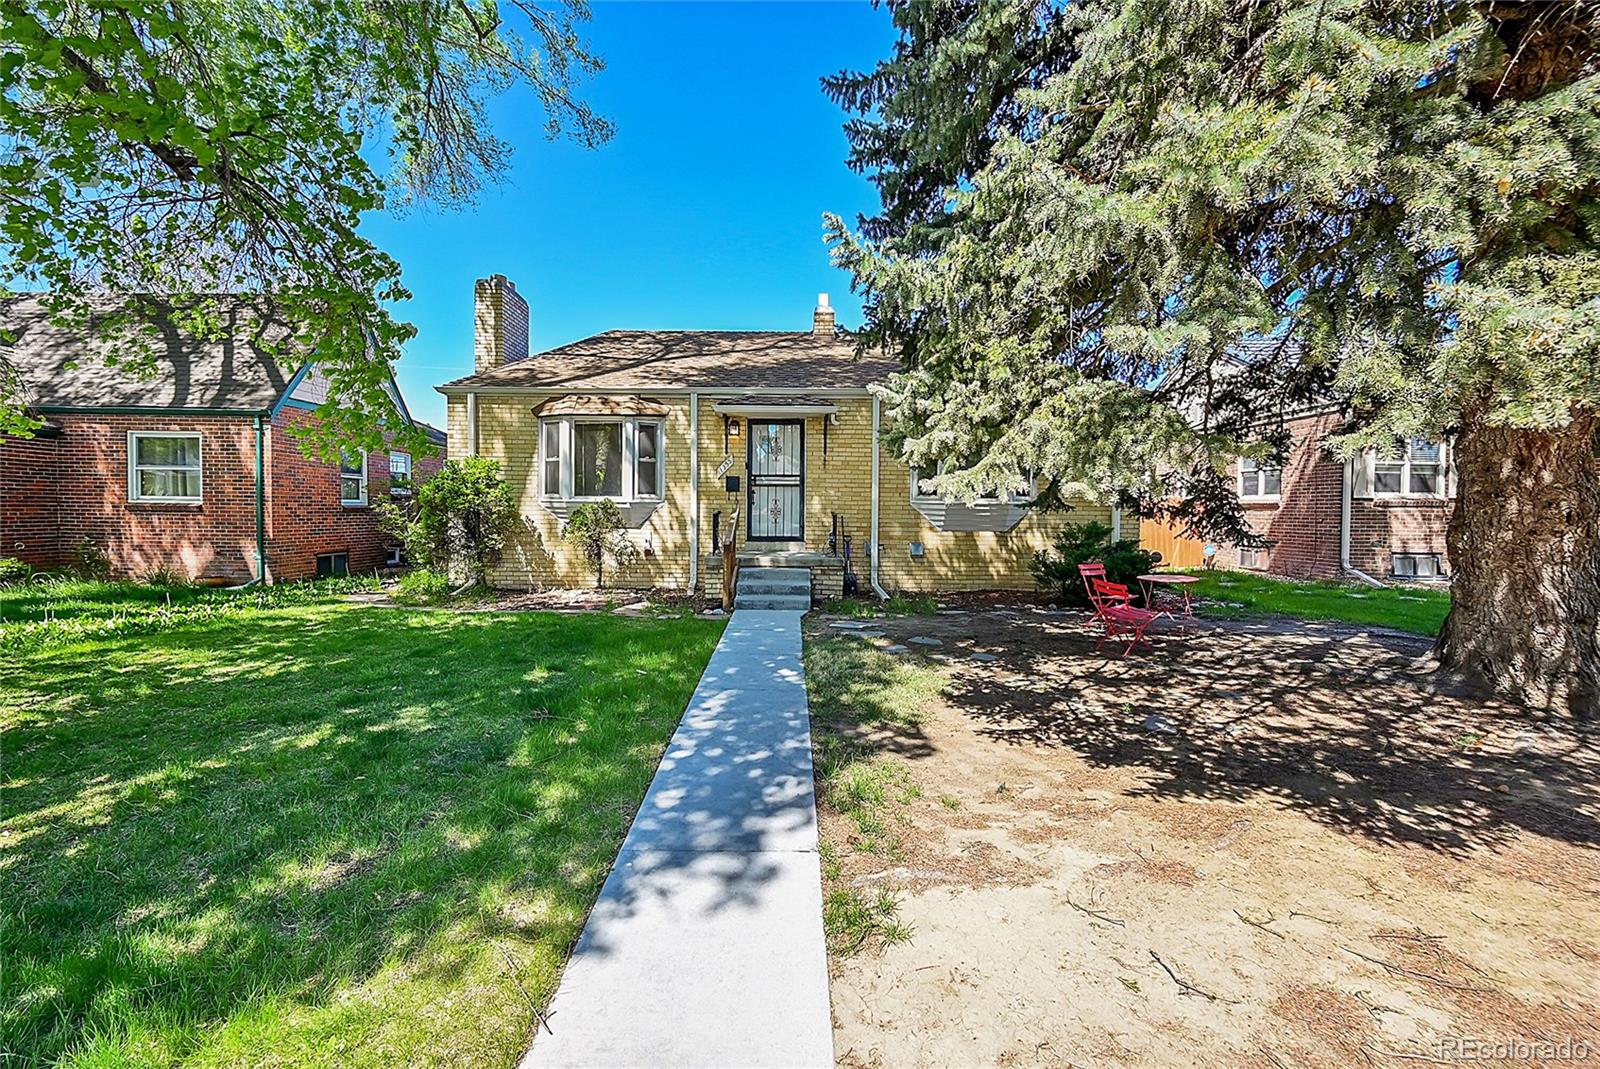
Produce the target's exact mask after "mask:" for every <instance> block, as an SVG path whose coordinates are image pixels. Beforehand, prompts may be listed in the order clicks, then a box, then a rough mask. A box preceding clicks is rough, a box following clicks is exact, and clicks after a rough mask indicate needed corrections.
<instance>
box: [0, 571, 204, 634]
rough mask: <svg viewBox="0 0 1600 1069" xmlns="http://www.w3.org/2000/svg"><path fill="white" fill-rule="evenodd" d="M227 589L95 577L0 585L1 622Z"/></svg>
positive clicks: (181, 601) (142, 605)
mask: <svg viewBox="0 0 1600 1069" xmlns="http://www.w3.org/2000/svg"><path fill="white" fill-rule="evenodd" d="M228 594H229V592H228V591H220V590H214V589H208V588H206V587H202V586H191V585H187V584H172V585H167V584H159V583H120V582H102V581H101V580H98V579H70V578H50V579H40V580H37V581H32V582H26V583H17V584H15V585H11V586H4V587H0V623H15V622H18V621H24V620H43V619H44V618H45V616H46V615H47V614H48V615H49V616H52V617H60V618H62V619H69V618H72V617H78V616H96V617H99V616H109V615H112V614H113V613H119V612H121V613H127V612H139V611H142V610H147V609H156V608H167V607H180V606H184V605H190V604H193V603H194V602H196V601H199V600H201V599H205V598H217V597H226V596H228Z"/></svg>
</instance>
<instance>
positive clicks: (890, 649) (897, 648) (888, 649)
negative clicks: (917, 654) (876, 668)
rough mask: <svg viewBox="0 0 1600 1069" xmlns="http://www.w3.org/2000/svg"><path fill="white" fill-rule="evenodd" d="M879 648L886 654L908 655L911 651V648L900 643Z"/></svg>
mask: <svg viewBox="0 0 1600 1069" xmlns="http://www.w3.org/2000/svg"><path fill="white" fill-rule="evenodd" d="M878 648H879V649H881V650H883V652H884V653H906V652H908V651H910V649H911V647H910V646H902V645H900V643H898V642H896V643H895V644H894V645H892V646H880V647H878Z"/></svg>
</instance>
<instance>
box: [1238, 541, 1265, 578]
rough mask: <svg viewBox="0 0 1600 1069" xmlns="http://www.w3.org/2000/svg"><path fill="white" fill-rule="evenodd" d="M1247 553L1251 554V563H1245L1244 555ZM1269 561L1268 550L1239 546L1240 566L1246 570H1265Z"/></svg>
mask: <svg viewBox="0 0 1600 1069" xmlns="http://www.w3.org/2000/svg"><path fill="white" fill-rule="evenodd" d="M1246 553H1248V554H1250V560H1251V563H1249V564H1246V563H1245V557H1244V555H1245V554H1246ZM1269 563H1270V560H1269V558H1268V557H1267V551H1266V550H1264V549H1260V548H1254V547H1247V546H1240V547H1239V567H1241V568H1243V569H1245V570H1246V571H1251V572H1264V571H1266V570H1267V565H1268V564H1269Z"/></svg>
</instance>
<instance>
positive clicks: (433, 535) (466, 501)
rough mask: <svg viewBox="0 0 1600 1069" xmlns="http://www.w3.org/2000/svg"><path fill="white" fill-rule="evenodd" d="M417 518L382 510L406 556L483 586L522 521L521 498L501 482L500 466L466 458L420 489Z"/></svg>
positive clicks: (388, 507) (389, 508)
mask: <svg viewBox="0 0 1600 1069" xmlns="http://www.w3.org/2000/svg"><path fill="white" fill-rule="evenodd" d="M416 502H417V504H416V515H415V516H408V515H406V513H404V512H402V511H400V510H399V509H397V508H395V507H394V506H393V505H380V506H378V519H379V522H380V523H381V524H382V525H383V529H384V530H385V531H387V532H388V533H390V534H392V535H394V536H395V537H397V538H399V539H400V540H401V541H403V542H404V543H405V546H406V553H407V555H408V556H409V557H410V558H411V559H412V560H414V561H417V562H418V563H420V564H422V565H423V566H424V567H426V568H428V569H430V570H433V571H438V572H443V573H446V574H448V573H449V571H450V569H451V568H452V567H460V568H464V569H466V570H467V572H468V573H469V574H470V576H471V578H472V581H473V582H474V583H478V584H480V585H481V584H482V583H483V582H484V581H485V578H486V576H487V574H488V571H489V565H491V564H493V563H494V562H495V561H496V560H498V559H499V558H500V551H501V550H502V549H504V548H505V544H506V541H507V539H509V538H510V536H511V532H512V531H513V530H514V529H515V528H516V526H517V523H518V520H519V519H520V517H519V515H518V512H517V493H516V491H515V490H513V489H512V488H511V486H510V485H509V484H508V483H507V482H506V481H505V480H504V479H502V478H501V477H500V463H499V461H495V460H490V459H488V458H487V457H462V458H460V459H457V460H452V461H449V462H447V463H446V464H445V466H444V467H443V468H441V469H440V471H439V474H437V475H435V476H434V477H433V478H431V479H429V480H428V481H427V482H425V483H423V484H422V485H421V486H420V487H418V489H417V495H416Z"/></svg>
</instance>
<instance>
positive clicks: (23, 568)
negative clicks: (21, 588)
mask: <svg viewBox="0 0 1600 1069" xmlns="http://www.w3.org/2000/svg"><path fill="white" fill-rule="evenodd" d="M31 578H33V566H32V565H30V564H27V563H25V562H23V561H20V560H18V559H17V558H15V557H0V586H5V585H6V584H7V583H25V582H27V581H28V580H29V579H31Z"/></svg>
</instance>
